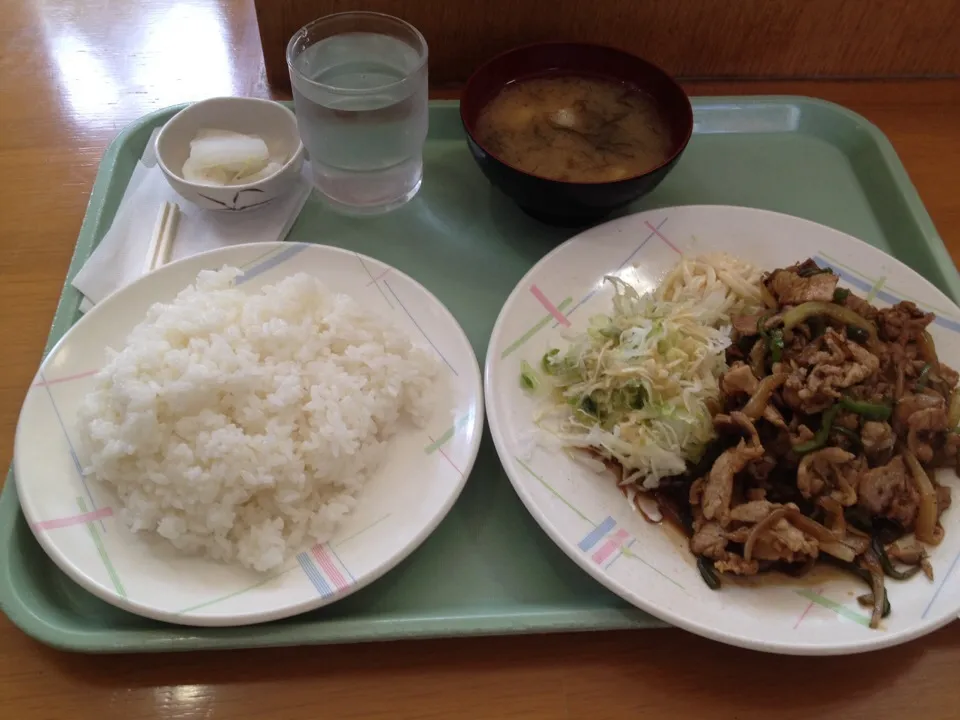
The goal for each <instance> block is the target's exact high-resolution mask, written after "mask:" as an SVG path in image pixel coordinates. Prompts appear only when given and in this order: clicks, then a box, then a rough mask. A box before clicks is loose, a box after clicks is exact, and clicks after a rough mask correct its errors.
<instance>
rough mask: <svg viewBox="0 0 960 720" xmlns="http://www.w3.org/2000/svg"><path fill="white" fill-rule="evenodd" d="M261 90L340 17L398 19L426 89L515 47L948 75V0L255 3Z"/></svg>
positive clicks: (788, 73) (951, 1)
mask: <svg viewBox="0 0 960 720" xmlns="http://www.w3.org/2000/svg"><path fill="white" fill-rule="evenodd" d="M255 5H256V8H257V17H258V20H259V25H260V36H261V38H262V40H263V49H264V56H265V58H266V69H267V78H268V79H269V80H270V82H271V84H273V85H275V86H277V87H280V88H289V77H288V75H287V65H286V59H285V56H284V53H285V49H286V45H287V40H289V39H290V36H291V35H292V34H293V33H294V32H296V30H297V29H298V28H300V27H302V26H303V25H305V24H307V23H308V22H310V21H311V20H315V19H316V18H319V17H323V16H324V15H329V14H331V13H335V12H343V11H346V10H375V11H377V12H384V13H389V14H391V15H397V16H399V17H403V18H405V19H406V20H408V21H409V22H411V23H413V24H414V25H415V26H416V27H418V28H419V29H420V31H421V32H423V34H424V36H425V37H426V38H427V43H428V44H429V46H430V74H431V77H432V78H433V80H434V81H435V82H440V83H451V82H453V83H456V82H463V81H464V80H466V78H467V77H468V76H469V75H470V73H471V72H473V70H474V69H475V68H476V67H477V66H478V65H479V64H480V63H482V62H484V61H485V60H487V59H488V58H490V57H492V56H493V55H495V54H497V53H499V52H502V51H504V50H507V49H509V48H511V47H514V46H516V45H523V44H526V43H531V42H539V41H541V40H579V41H590V42H599V43H603V44H608V45H615V46H618V47H622V48H624V49H625V50H630V51H632V52H635V53H637V54H639V55H642V56H643V57H645V58H647V59H648V60H651V61H653V62H655V63H657V64H658V65H661V66H662V67H663V68H664V69H666V70H667V71H668V72H670V73H672V74H674V75H678V76H680V77H685V78H722V77H738V78H747V77H749V78H758V77H765V78H770V77H790V78H797V77H827V76H832V77H890V76H894V75H896V76H921V75H922V76H934V75H947V74H952V75H960V2H957V0H642V1H638V0H598V1H597V2H584V0H485V2H456V1H451V0H255Z"/></svg>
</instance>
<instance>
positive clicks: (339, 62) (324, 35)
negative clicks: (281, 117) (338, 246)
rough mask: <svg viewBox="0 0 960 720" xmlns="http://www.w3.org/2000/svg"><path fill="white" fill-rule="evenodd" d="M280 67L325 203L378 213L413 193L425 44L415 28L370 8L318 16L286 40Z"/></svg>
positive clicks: (423, 110)
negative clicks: (286, 70) (284, 67)
mask: <svg viewBox="0 0 960 720" xmlns="http://www.w3.org/2000/svg"><path fill="white" fill-rule="evenodd" d="M287 66H288V67H289V68H290V82H291V85H292V86H293V100H294V104H295V106H296V113H297V121H298V123H299V126H300V137H301V138H302V139H303V144H304V146H305V147H306V149H307V152H308V153H309V155H310V163H311V166H312V169H313V181H314V183H315V184H316V186H317V188H318V189H319V190H320V192H321V193H323V195H324V196H326V198H327V201H328V203H329V204H330V205H331V207H333V208H334V209H335V210H338V211H340V212H343V213H347V214H351V215H377V214H380V213H384V212H388V211H389V210H393V209H394V208H397V207H400V206H401V205H403V204H404V203H406V202H407V201H409V200H410V199H411V198H412V197H413V196H414V195H416V194H417V190H419V189H420V183H421V181H422V178H423V143H424V141H425V140H426V138H427V42H426V40H424V39H423V35H421V34H420V32H419V31H418V30H417V29H416V28H415V27H413V26H412V25H410V24H409V23H405V22H404V21H403V20H400V19H398V18H394V17H390V16H389V15H381V14H379V13H372V12H346V13H339V14H337V15H330V16H327V17H324V18H320V19H319V20H315V21H314V22H312V23H310V24H309V25H307V26H305V27H303V28H301V29H300V30H299V31H297V33H295V34H294V36H293V37H292V38H290V43H289V44H288V45H287Z"/></svg>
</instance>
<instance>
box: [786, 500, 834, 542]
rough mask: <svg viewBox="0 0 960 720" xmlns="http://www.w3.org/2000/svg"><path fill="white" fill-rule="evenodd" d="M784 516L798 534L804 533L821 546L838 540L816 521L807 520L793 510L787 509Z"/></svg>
mask: <svg viewBox="0 0 960 720" xmlns="http://www.w3.org/2000/svg"><path fill="white" fill-rule="evenodd" d="M786 515H787V520H788V521H789V522H790V524H791V525H793V526H794V527H795V528H796V529H797V530H799V531H800V532H804V533H806V534H807V535H809V536H810V537H812V538H815V539H816V540H817V542H819V543H820V544H821V546H822V545H823V544H824V543H835V542H838V541H839V539H840V538H838V537H837V536H836V535H834V534H833V533H832V532H830V531H829V530H828V529H827V528H826V527H824V526H823V525H821V524H820V523H818V522H817V521H816V520H813V519H812V518H808V517H807V516H806V515H804V514H803V513H802V512H800V511H799V510H797V509H795V508H787V512H786Z"/></svg>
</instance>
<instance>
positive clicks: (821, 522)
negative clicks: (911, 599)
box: [656, 260, 960, 627]
mask: <svg viewBox="0 0 960 720" xmlns="http://www.w3.org/2000/svg"><path fill="white" fill-rule="evenodd" d="M837 281H838V277H837V276H836V275H835V274H833V273H832V272H830V271H829V270H824V269H821V268H819V267H818V266H817V265H816V264H815V263H814V262H813V261H810V260H808V261H806V262H804V263H801V264H799V265H795V266H793V267H789V268H785V269H780V270H776V271H774V272H772V273H770V274H768V275H766V276H765V277H764V279H763V289H762V295H763V299H764V302H765V303H766V305H767V306H768V310H767V311H766V312H763V313H760V314H755V315H750V316H742V317H736V318H734V321H733V327H734V329H733V337H732V341H733V342H732V345H731V346H730V347H729V348H728V349H727V362H728V364H729V370H727V371H726V372H725V373H724V374H723V376H722V377H721V378H720V390H721V400H720V402H721V407H718V408H716V412H715V414H714V418H713V422H714V427H715V429H716V431H717V434H718V439H717V440H716V441H714V442H713V443H711V444H710V446H709V447H708V449H707V451H706V453H705V455H704V457H703V458H702V459H701V460H700V462H699V463H698V464H697V465H696V467H692V468H690V469H689V470H688V471H687V472H686V473H685V474H683V475H678V476H674V477H669V478H663V479H662V480H661V482H660V486H659V489H658V490H656V493H657V496H658V500H659V501H660V503H661V507H663V508H664V510H665V511H666V512H668V513H670V514H672V515H673V516H674V519H675V520H676V521H677V522H678V523H680V524H681V525H682V526H683V527H684V528H685V529H686V530H687V531H688V533H689V535H690V549H691V551H692V552H693V554H694V555H695V556H696V557H697V559H698V566H699V568H700V571H701V574H702V575H703V576H704V579H705V580H706V581H707V582H708V584H710V585H711V587H718V586H719V584H720V579H719V578H720V576H721V575H722V574H733V575H754V574H757V573H761V572H766V571H771V570H778V571H782V572H786V573H790V574H801V573H804V572H806V571H808V570H809V569H810V568H811V567H812V566H813V564H814V563H815V562H817V561H819V560H825V561H828V562H831V563H834V564H836V565H838V566H840V567H842V568H845V569H847V570H849V571H850V572H852V573H854V574H856V575H858V576H859V577H861V578H862V579H863V580H864V581H865V582H866V583H867V584H868V585H869V586H870V592H869V593H868V594H865V595H863V596H861V597H860V598H859V599H860V602H861V604H864V605H866V606H868V607H870V608H872V609H873V615H872V621H871V624H872V626H873V627H876V626H877V624H878V623H879V621H880V619H881V617H884V616H885V615H886V613H888V612H889V603H888V602H887V598H886V591H885V589H884V577H885V576H886V577H891V578H894V579H897V580H903V579H907V578H909V577H911V576H912V575H914V574H916V573H917V572H919V571H923V572H924V573H925V574H927V575H928V577H929V576H932V570H931V568H930V565H929V563H928V561H927V556H926V553H925V550H924V547H925V546H930V545H936V544H937V543H939V542H940V540H941V538H942V535H943V530H942V527H941V525H940V522H939V521H940V516H941V514H942V513H943V512H944V511H945V510H946V509H947V508H948V507H949V506H950V491H949V488H947V487H943V486H940V485H939V484H938V483H937V481H936V479H935V478H934V473H933V471H934V470H935V469H937V468H943V467H955V466H956V465H957V459H958V449H960V435H957V434H956V433H955V432H954V429H955V428H956V427H957V425H958V422H960V398H958V395H957V392H956V385H957V380H958V375H957V372H956V371H955V370H953V369H952V368H950V367H948V366H947V365H945V364H943V363H942V362H940V359H939V358H938V357H937V352H936V348H935V347H934V343H933V339H932V338H931V336H930V334H929V332H928V331H927V328H928V326H929V325H930V323H931V322H932V321H933V320H934V316H933V315H932V314H931V313H927V312H924V311H922V310H920V309H919V308H917V306H916V305H914V304H913V303H911V302H901V303H899V304H897V305H895V306H893V307H890V308H885V309H878V308H875V307H873V306H872V305H871V304H870V303H868V302H867V301H866V300H864V299H862V298H859V297H857V296H856V295H855V294H853V293H851V292H849V291H848V290H845V289H842V288H838V287H837Z"/></svg>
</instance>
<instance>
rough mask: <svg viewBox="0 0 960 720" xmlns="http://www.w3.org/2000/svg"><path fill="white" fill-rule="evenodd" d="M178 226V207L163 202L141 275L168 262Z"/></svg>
mask: <svg viewBox="0 0 960 720" xmlns="http://www.w3.org/2000/svg"><path fill="white" fill-rule="evenodd" d="M179 224H180V206H179V205H177V204H176V203H172V202H165V203H164V204H163V207H161V208H160V212H159V214H158V215H157V222H156V224H155V225H154V227H153V235H152V236H151V238H150V246H149V248H148V250H147V260H146V264H145V265H144V268H143V273H144V275H146V274H147V273H148V272H152V271H154V270H156V269H157V268H158V267H162V266H164V265H166V264H167V262H169V260H170V251H171V250H172V249H173V240H174V238H175V237H176V235H177V227H178V226H179Z"/></svg>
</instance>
